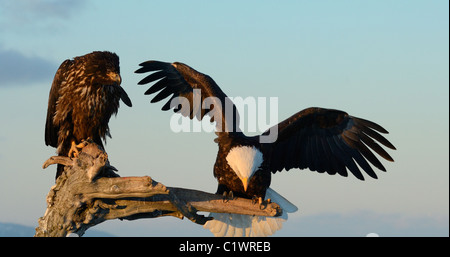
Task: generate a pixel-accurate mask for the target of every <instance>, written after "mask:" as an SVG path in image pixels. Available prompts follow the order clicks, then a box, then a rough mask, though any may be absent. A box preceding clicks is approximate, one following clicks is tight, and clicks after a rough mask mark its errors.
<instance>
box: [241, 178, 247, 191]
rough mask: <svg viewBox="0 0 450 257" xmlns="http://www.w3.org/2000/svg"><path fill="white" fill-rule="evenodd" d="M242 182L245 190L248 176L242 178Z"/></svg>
mask: <svg viewBox="0 0 450 257" xmlns="http://www.w3.org/2000/svg"><path fill="white" fill-rule="evenodd" d="M241 180H242V184H243V185H244V191H245V192H247V187H248V178H242V179H241Z"/></svg>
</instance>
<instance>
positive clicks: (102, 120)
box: [45, 51, 131, 178]
mask: <svg viewBox="0 0 450 257" xmlns="http://www.w3.org/2000/svg"><path fill="white" fill-rule="evenodd" d="M121 82H122V79H121V77H120V67H119V57H118V56H117V55H116V54H115V53H111V52H100V51H95V52H92V53H90V54H86V55H83V56H79V57H75V58H73V60H65V61H64V62H63V63H62V64H61V66H60V67H59V68H58V71H56V74H55V78H54V79H53V83H52V87H51V89H50V94H49V99H48V109H47V121H46V124H45V144H46V145H50V146H53V147H56V148H57V150H56V152H57V153H58V155H59V156H69V157H76V156H77V155H78V149H77V148H81V147H82V146H83V142H84V141H85V140H87V139H90V140H92V141H94V142H95V143H96V144H98V145H100V146H102V147H103V143H102V140H103V141H106V136H109V137H111V134H110V133H109V127H108V122H109V119H110V118H111V115H112V114H117V111H118V109H119V100H120V99H122V101H123V102H124V103H125V104H126V105H128V106H130V107H131V100H130V98H129V97H128V95H127V93H126V92H125V90H124V89H123V88H122V87H121V86H120V83H121ZM63 170H64V166H63V165H60V164H58V168H57V173H56V178H58V177H59V176H60V175H61V174H62V172H63Z"/></svg>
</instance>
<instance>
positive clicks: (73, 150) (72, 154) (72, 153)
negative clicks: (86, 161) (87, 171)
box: [68, 138, 90, 158]
mask: <svg viewBox="0 0 450 257" xmlns="http://www.w3.org/2000/svg"><path fill="white" fill-rule="evenodd" d="M88 140H90V139H89V138H88V139H86V140H84V139H83V141H82V142H81V143H79V144H76V143H75V140H72V145H71V146H70V150H69V153H68V156H69V158H78V155H79V154H80V151H79V149H80V150H81V149H83V147H85V146H87V145H88V144H89V141H88Z"/></svg>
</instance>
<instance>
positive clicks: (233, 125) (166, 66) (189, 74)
mask: <svg viewBox="0 0 450 257" xmlns="http://www.w3.org/2000/svg"><path fill="white" fill-rule="evenodd" d="M140 66H141V68H139V69H138V70H136V71H135V72H136V73H146V72H154V73H152V74H150V75H148V76H146V77H145V78H143V79H142V80H141V81H139V83H138V84H139V85H143V84H147V83H150V82H154V81H157V82H156V83H155V84H154V85H152V86H151V87H150V88H149V89H148V90H147V91H146V92H145V94H146V95H151V94H154V93H156V92H158V91H160V92H159V93H158V94H156V96H154V97H153V99H152V100H151V103H155V102H159V101H161V100H163V99H165V98H167V97H169V96H170V95H172V94H173V95H172V97H170V99H169V101H168V102H166V103H165V104H164V105H163V106H162V108H161V109H162V110H164V111H167V110H170V109H172V108H174V111H175V112H178V113H181V114H182V115H183V116H189V117H190V118H191V119H193V118H194V117H197V118H198V119H199V120H201V119H203V117H204V116H205V115H207V114H208V115H210V116H211V120H213V119H214V117H215V116H218V117H221V120H215V119H214V121H216V122H217V125H216V129H217V131H218V132H224V131H226V132H239V133H240V129H239V115H238V112H237V109H236V107H235V106H234V104H233V103H232V102H231V101H230V100H229V99H228V98H227V96H226V95H225V93H223V92H222V90H221V89H220V88H219V86H218V85H217V84H216V83H215V82H214V80H213V79H211V78H210V77H209V76H208V75H205V74H202V73H200V72H198V71H196V70H194V69H193V68H191V67H189V66H187V65H186V64H183V63H178V62H176V63H167V62H160V61H147V62H143V63H141V64H140ZM194 89H199V90H200V92H201V94H200V95H199V98H200V99H197V95H196V94H194V93H193V92H194ZM177 97H184V98H185V99H187V100H188V101H189V106H188V107H189V109H188V110H187V108H181V107H182V104H183V103H182V101H178V102H177V101H174V102H175V103H172V100H175V98H177ZM206 98H209V99H212V105H213V106H214V107H213V108H209V107H208V106H206V107H204V106H203V103H204V100H205V99H206ZM196 100H200V101H199V102H197V101H196ZM226 105H230V106H231V107H232V108H233V115H232V116H233V117H227V116H226V114H225V106H226ZM220 135H221V134H220ZM220 135H219V136H220Z"/></svg>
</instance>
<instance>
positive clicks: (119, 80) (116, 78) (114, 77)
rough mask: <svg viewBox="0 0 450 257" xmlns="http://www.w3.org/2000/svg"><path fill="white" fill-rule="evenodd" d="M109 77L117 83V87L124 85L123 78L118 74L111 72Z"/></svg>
mask: <svg viewBox="0 0 450 257" xmlns="http://www.w3.org/2000/svg"><path fill="white" fill-rule="evenodd" d="M108 77H109V78H110V79H111V80H112V81H114V82H116V83H117V85H120V83H122V77H120V74H117V73H115V72H109V73H108Z"/></svg>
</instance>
